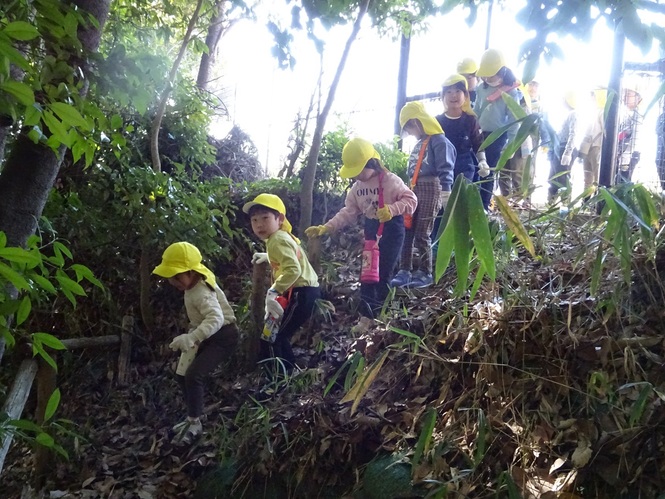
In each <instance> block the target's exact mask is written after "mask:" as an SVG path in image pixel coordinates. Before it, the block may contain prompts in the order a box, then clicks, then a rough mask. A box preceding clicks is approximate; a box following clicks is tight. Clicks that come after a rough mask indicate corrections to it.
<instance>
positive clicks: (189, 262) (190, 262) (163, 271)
mask: <svg viewBox="0 0 665 499" xmlns="http://www.w3.org/2000/svg"><path fill="white" fill-rule="evenodd" d="M201 260H202V258H201V252H200V251H199V249H198V248H197V247H196V246H194V245H193V244H190V243H187V242H179V243H173V244H172V245H171V246H169V247H168V248H166V249H165V250H164V254H163V255H162V263H160V264H159V265H157V267H155V269H154V270H153V271H152V273H153V274H156V275H158V276H160V277H166V278H167V279H168V278H170V277H173V276H174V275H176V274H182V273H183V272H187V271H189V270H194V271H195V272H198V273H199V274H201V275H202V276H203V277H204V278H205V280H206V282H208V283H210V284H211V285H212V286H214V285H215V275H214V274H213V273H212V272H211V271H210V269H208V267H206V266H205V265H203V264H202V263H201Z"/></svg>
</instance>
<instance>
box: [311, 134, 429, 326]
mask: <svg viewBox="0 0 665 499" xmlns="http://www.w3.org/2000/svg"><path fill="white" fill-rule="evenodd" d="M342 162H343V166H342V168H341V169H340V172H339V175H340V177H342V178H351V179H354V180H355V181H356V182H355V183H354V184H353V186H352V187H351V189H350V190H349V192H348V193H347V195H346V201H345V203H344V208H342V209H341V210H340V211H339V212H338V213H337V214H336V215H335V216H334V217H333V218H331V219H330V220H329V221H328V222H326V224H325V225H315V226H312V227H309V228H308V229H306V230H305V234H306V235H307V237H310V238H312V237H319V236H322V235H323V234H326V233H329V232H336V231H338V230H340V229H343V228H344V227H346V226H347V225H351V224H352V223H355V222H356V220H357V218H358V215H361V214H362V215H364V216H365V239H373V240H376V239H377V231H378V229H379V225H380V224H381V223H383V224H384V226H383V234H382V236H381V238H380V239H379V251H380V257H379V282H377V283H372V284H365V283H361V284H360V298H361V308H360V314H361V315H362V316H363V317H365V318H366V319H365V320H364V321H362V322H363V323H364V324H369V320H371V319H373V318H374V317H376V316H377V315H378V313H379V312H380V311H381V308H382V307H383V304H384V302H385V300H386V297H387V296H388V291H389V284H390V278H391V277H392V276H393V272H394V271H395V267H396V265H397V261H398V259H399V257H400V254H401V252H402V245H403V244H404V217H403V215H404V214H409V215H411V214H413V212H414V211H415V210H416V207H417V205H418V200H417V199H416V195H415V194H414V193H413V191H412V190H411V189H409V188H408V187H407V186H406V184H405V183H404V181H403V180H402V179H401V178H399V177H398V176H397V175H395V174H394V173H392V172H390V171H388V169H386V168H385V167H384V166H383V165H382V164H381V158H380V156H379V154H378V153H377V152H376V150H375V149H374V146H373V145H372V144H371V143H370V142H368V141H366V140H363V139H361V138H355V139H352V140H350V141H349V142H347V143H346V145H345V146H344V149H343V150H342ZM380 189H381V190H382V191H383V204H384V206H383V207H379V190H380Z"/></svg>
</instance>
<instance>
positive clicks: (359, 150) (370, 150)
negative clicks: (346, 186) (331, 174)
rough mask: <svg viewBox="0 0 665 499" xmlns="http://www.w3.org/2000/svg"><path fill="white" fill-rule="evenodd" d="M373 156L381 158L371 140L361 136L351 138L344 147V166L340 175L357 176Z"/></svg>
mask: <svg viewBox="0 0 665 499" xmlns="http://www.w3.org/2000/svg"><path fill="white" fill-rule="evenodd" d="M372 158H376V159H378V160H379V161H380V160H381V156H380V155H379V153H378V152H376V149H374V146H373V145H372V143H371V142H369V141H367V140H365V139H361V138H359V137H356V138H354V139H351V140H349V141H348V142H347V143H346V144H344V148H343V149H342V168H341V169H340V170H339V176H340V177H342V178H353V177H355V176H356V175H358V174H359V173H360V172H361V171H363V168H365V165H367V162H368V161H369V160H370V159H372Z"/></svg>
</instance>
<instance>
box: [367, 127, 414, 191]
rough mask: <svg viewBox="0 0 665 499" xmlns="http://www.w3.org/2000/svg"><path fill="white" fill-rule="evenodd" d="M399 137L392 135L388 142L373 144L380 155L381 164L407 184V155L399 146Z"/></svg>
mask: <svg viewBox="0 0 665 499" xmlns="http://www.w3.org/2000/svg"><path fill="white" fill-rule="evenodd" d="M398 142H399V137H393V141H392V143H390V144H384V143H380V144H374V148H375V149H376V152H378V153H379V155H380V156H381V162H382V163H383V166H385V167H386V168H388V170H390V171H391V172H393V173H394V174H395V175H397V176H398V177H400V178H401V179H402V180H404V183H406V184H407V185H408V184H409V175H408V173H407V167H408V159H409V155H408V154H407V153H405V152H402V150H401V149H400V147H399V144H398Z"/></svg>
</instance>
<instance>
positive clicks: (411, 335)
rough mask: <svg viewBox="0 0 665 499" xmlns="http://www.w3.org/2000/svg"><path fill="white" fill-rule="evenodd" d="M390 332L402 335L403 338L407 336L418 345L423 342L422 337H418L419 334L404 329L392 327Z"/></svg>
mask: <svg viewBox="0 0 665 499" xmlns="http://www.w3.org/2000/svg"><path fill="white" fill-rule="evenodd" d="M390 330H391V331H393V332H395V333H397V334H401V335H402V336H406V337H407V338H411V339H412V340H416V341H417V342H418V343H421V342H422V338H421V337H420V336H418V335H417V334H415V333H412V332H411V331H406V330H404V329H400V328H398V327H392V326H391V327H390Z"/></svg>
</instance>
